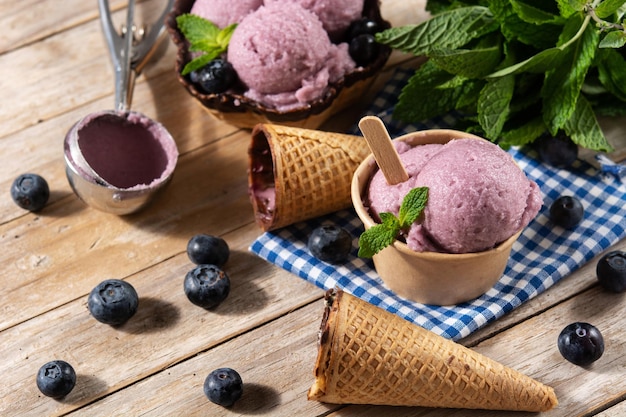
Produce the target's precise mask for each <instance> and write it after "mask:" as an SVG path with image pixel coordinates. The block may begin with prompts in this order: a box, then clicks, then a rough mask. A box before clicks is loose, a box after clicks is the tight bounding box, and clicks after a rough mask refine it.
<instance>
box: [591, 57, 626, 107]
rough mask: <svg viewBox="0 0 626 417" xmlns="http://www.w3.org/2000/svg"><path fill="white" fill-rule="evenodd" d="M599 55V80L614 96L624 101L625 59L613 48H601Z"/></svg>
mask: <svg viewBox="0 0 626 417" xmlns="http://www.w3.org/2000/svg"><path fill="white" fill-rule="evenodd" d="M599 55H600V59H598V60H597V67H598V78H599V79H600V82H601V83H602V85H603V86H604V87H605V88H606V89H607V91H609V92H611V93H612V94H613V95H614V96H615V97H617V98H619V99H620V100H622V101H626V60H624V57H623V56H622V54H620V53H619V52H617V51H616V50H614V49H607V50H603V51H601V53H600V54H599ZM624 105H625V106H626V103H625V104H624Z"/></svg>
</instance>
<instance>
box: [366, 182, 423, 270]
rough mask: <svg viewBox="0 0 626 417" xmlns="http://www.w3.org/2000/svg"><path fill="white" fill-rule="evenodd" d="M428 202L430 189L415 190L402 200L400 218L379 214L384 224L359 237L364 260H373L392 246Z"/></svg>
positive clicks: (419, 188) (371, 228)
mask: <svg viewBox="0 0 626 417" xmlns="http://www.w3.org/2000/svg"><path fill="white" fill-rule="evenodd" d="M427 201H428V187H417V188H413V189H412V190H411V191H409V192H408V193H407V195H406V196H405V197H404V199H403V200H402V204H401V205H400V210H399V211H398V216H397V217H396V216H395V215H393V214H392V213H386V212H382V213H379V216H380V219H381V220H382V223H380V224H377V225H375V226H372V227H370V228H369V229H367V230H366V231H364V232H363V233H361V236H360V237H359V253H358V255H359V256H360V257H362V258H371V257H372V256H374V255H376V254H377V253H378V252H380V251H381V250H383V249H385V248H386V247H387V246H389V245H391V244H392V243H393V242H394V241H395V240H396V239H397V238H398V236H399V235H400V232H401V231H403V230H406V229H408V228H409V227H411V225H412V224H413V223H414V222H415V221H416V220H417V219H418V218H419V216H420V215H421V214H422V212H423V211H424V208H425V207H426V203H427Z"/></svg>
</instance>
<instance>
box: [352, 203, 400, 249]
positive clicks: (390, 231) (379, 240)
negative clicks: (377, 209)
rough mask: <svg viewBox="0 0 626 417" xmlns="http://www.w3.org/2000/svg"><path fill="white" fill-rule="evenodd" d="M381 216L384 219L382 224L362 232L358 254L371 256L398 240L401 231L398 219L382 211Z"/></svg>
mask: <svg viewBox="0 0 626 417" xmlns="http://www.w3.org/2000/svg"><path fill="white" fill-rule="evenodd" d="M380 218H381V220H382V221H383V222H382V223H381V224H377V225H376V226H373V227H370V228H369V229H367V230H366V231H364V232H363V233H361V236H360V237H359V253H358V256H360V257H362V258H371V257H372V256H374V255H376V254H377V253H378V252H380V251H381V250H383V249H384V248H386V247H387V246H389V245H391V244H392V243H393V242H394V240H396V237H397V236H398V233H400V222H398V219H397V218H396V217H395V216H394V215H393V214H391V213H380Z"/></svg>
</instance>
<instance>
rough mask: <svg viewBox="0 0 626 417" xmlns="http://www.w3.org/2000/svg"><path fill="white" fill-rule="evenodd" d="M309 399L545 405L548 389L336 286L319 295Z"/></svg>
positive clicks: (550, 395)
mask: <svg viewBox="0 0 626 417" xmlns="http://www.w3.org/2000/svg"><path fill="white" fill-rule="evenodd" d="M326 303H327V304H326V305H327V307H326V310H325V313H324V319H323V321H322V328H321V331H320V350H319V355H318V358H317V363H316V366H315V382H314V384H313V386H312V387H311V388H310V390H309V393H308V398H309V400H317V401H321V402H327V403H334V404H378V405H397V406H421V407H440V408H465V409H485V410H510V411H531V412H540V411H547V410H549V409H551V408H553V407H554V406H556V405H557V398H556V395H555V393H554V390H553V389H552V388H550V387H548V386H546V385H544V384H542V383H540V382H538V381H536V380H534V379H532V378H530V377H528V376H526V375H524V374H522V373H520V372H518V371H515V370H513V369H511V368H508V367H506V366H504V365H502V364H500V363H498V362H496V361H494V360H492V359H489V358H488V357H485V356H484V355H481V354H479V353H478V352H475V351H473V350H471V349H469V348H466V347H464V346H462V345H460V344H458V343H455V342H453V341H450V340H447V339H445V338H443V337H441V336H439V335H436V334H435V333H433V332H431V331H429V330H426V329H424V328H422V327H420V326H417V325H415V324H412V323H410V322H408V321H406V320H404V319H402V318H400V317H398V316H396V315H394V314H392V313H389V312H387V311H384V310H382V309H380V308H378V307H376V306H374V305H372V304H370V303H367V302H365V301H363V300H361V299H359V298H357V297H354V296H352V295H350V294H347V293H344V292H342V291H339V290H331V291H329V292H328V293H327V296H326Z"/></svg>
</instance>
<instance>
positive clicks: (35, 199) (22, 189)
mask: <svg viewBox="0 0 626 417" xmlns="http://www.w3.org/2000/svg"><path fill="white" fill-rule="evenodd" d="M49 197H50V188H49V187H48V183H47V182H46V180H45V179H44V178H43V177H41V176H39V175H37V174H22V175H20V176H19V177H17V178H16V179H15V181H13V185H11V198H13V201H14V202H15V204H17V205H18V206H20V207H21V208H23V209H25V210H29V211H39V210H41V209H42V208H43V207H44V206H45V205H46V203H47V202H48V198H49Z"/></svg>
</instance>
